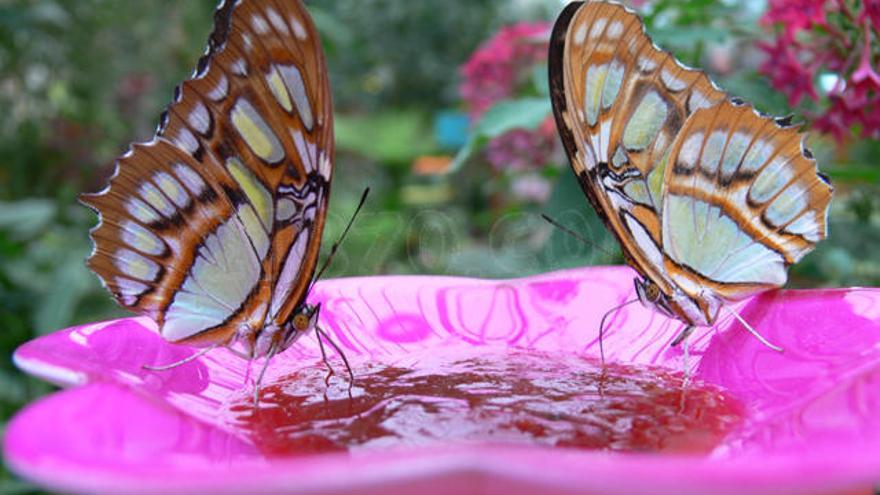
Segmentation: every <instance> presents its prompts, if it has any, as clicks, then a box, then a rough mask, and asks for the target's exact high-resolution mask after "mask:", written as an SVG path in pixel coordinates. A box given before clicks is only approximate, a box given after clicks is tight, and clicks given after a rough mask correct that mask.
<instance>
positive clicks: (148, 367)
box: [142, 344, 218, 371]
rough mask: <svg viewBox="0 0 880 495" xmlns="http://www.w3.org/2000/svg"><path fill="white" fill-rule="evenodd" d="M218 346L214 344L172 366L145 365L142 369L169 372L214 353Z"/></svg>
mask: <svg viewBox="0 0 880 495" xmlns="http://www.w3.org/2000/svg"><path fill="white" fill-rule="evenodd" d="M217 345H218V344H214V345H212V346H209V347H205V348H204V349H202V350H200V351H199V352H196V353H195V354H192V355H190V356H187V357H185V358H183V359H181V360H180V361H175V362H173V363H171V364H163V365H162V366H150V365H146V364H145V365H143V366H142V368H143V369H145V370H149V371H167V370H170V369H173V368H177V367H178V366H181V365H184V364H186V363H188V362H190V361H195V360H196V359H198V358H200V357H202V356H204V355H205V354H207V353H208V352H210V351H213V350H214V349H216V348H217Z"/></svg>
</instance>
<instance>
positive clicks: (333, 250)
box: [307, 187, 370, 293]
mask: <svg viewBox="0 0 880 495" xmlns="http://www.w3.org/2000/svg"><path fill="white" fill-rule="evenodd" d="M368 194H370V188H369V187H368V188H366V189H364V193H363V194H361V200H360V201H359V202H358V205H357V208H355V210H354V213H353V214H352V215H351V219H350V220H349V221H348V225H346V226H345V230H343V231H342V235H340V236H339V239H336V242H334V243H333V245H332V246H330V254H328V255H327V258H326V259H325V260H324V264H323V265H321V269H320V270H318V274H317V275H315V278H313V279H312V283H311V285H309V290H308V291H307V293H308V292H311V291H312V287H313V286H314V285H315V282H317V281H318V280H320V279H321V276H322V275H324V270H326V269H327V267H328V266H330V262H331V261H333V257H334V256H336V250H338V249H339V245H340V244H342V241H343V240H344V239H345V236H346V235H348V231H349V229H351V226H352V225H353V224H354V220H355V218H357V216H358V213H360V211H361V208H362V207H363V206H364V203H365V202H366V201H367V195H368Z"/></svg>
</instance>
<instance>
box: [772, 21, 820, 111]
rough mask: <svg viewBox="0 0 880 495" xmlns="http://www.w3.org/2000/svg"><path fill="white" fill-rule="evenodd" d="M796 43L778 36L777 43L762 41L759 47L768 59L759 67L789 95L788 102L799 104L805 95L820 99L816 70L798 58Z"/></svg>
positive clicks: (777, 87)
mask: <svg viewBox="0 0 880 495" xmlns="http://www.w3.org/2000/svg"><path fill="white" fill-rule="evenodd" d="M796 46H797V45H796V44H795V43H793V42H792V41H790V40H786V39H783V38H777V39H776V40H775V43H760V44H758V47H759V48H760V49H761V50H762V51H764V53H766V54H767V60H765V61H764V63H763V64H762V65H761V67H760V68H759V69H758V70H759V71H760V72H761V73H763V74H765V75H767V76H769V77H770V84H771V85H772V86H773V87H774V88H776V89H778V90H779V91H781V92H782V93H784V94H785V95H786V96H788V102H789V104H790V105H792V106H797V105H798V104H799V103H800V102H801V100H802V99H803V97H804V95H807V96H809V97H810V98H811V99H813V100H814V101H815V100H818V99H819V95H818V94H816V88H815V86H814V85H813V80H814V78H815V76H814V72H813V71H812V70H810V68H809V67H806V66H805V65H804V64H802V63H801V62H800V61H799V60H798V56H797V55H798V54H797V52H796Z"/></svg>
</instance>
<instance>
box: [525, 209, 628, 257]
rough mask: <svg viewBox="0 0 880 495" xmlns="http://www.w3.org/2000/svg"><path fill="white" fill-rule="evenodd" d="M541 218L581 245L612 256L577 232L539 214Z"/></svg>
mask: <svg viewBox="0 0 880 495" xmlns="http://www.w3.org/2000/svg"><path fill="white" fill-rule="evenodd" d="M541 218H543V219H544V220H546V221H547V222H548V223H549V224H550V225H552V226H554V227H556V228H557V229H559V230H561V231H563V232H565V233H566V234H568V235H570V236H572V237H574V238H575V239H577V240H579V241H581V242H582V243H584V244H586V245H587V246H592V247H594V248H596V249H598V250H599V251H602V252H603V253H605V254H606V255H608V256H614V255H613V254H611V253H609V252H608V251H606V250H605V249H603V248H602V246H600V245H598V244H596V243H595V242H593V241H591V240H589V239H587V238H586V237H584V236H582V235H580V234H578V233H577V232H575V231H573V230H571V229H570V228H568V227H566V226H564V225H562V224H561V223H559V222H557V221H556V220H554V219H552V218H550V217H549V216H547V215H546V214H544V213H541Z"/></svg>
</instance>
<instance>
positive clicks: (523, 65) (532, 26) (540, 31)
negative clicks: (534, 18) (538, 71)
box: [459, 22, 551, 121]
mask: <svg viewBox="0 0 880 495" xmlns="http://www.w3.org/2000/svg"><path fill="white" fill-rule="evenodd" d="M550 28H551V25H550V23H547V22H520V23H517V24H513V25H510V26H505V27H503V28H501V29H500V30H499V31H498V32H497V33H496V34H495V36H493V37H492V38H490V39H489V40H487V41H486V42H484V43H483V44H482V45H480V47H479V48H477V50H476V51H474V53H473V54H472V55H471V57H470V58H469V59H468V60H467V62H465V64H464V65H463V66H462V67H461V75H462V82H461V86H460V88H459V91H460V93H461V97H462V98H463V99H464V101H465V104H466V105H467V107H468V113H469V114H470V116H471V119H472V120H474V121H475V120H477V119H479V118H480V117H481V116H482V115H483V113H484V112H485V111H486V110H488V109H489V108H490V107H491V106H492V105H494V104H495V103H496V102H498V101H500V100H503V99H506V98H511V97H513V96H515V95H516V93H517V89H519V88H520V87H521V86H522V85H523V83H524V82H525V81H528V79H529V78H530V77H531V72H530V71H531V69H533V68H534V66H535V64H538V63H541V62H544V61H546V60H547V43H548V41H549V35H550Z"/></svg>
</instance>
